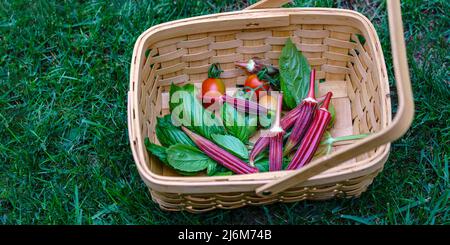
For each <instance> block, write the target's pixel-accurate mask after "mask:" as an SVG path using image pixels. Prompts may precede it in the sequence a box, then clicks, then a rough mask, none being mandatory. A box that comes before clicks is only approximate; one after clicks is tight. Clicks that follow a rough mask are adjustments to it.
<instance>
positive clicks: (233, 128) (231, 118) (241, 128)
mask: <svg viewBox="0 0 450 245" xmlns="http://www.w3.org/2000/svg"><path fill="white" fill-rule="evenodd" d="M234 96H235V97H240V98H243V99H245V97H244V96H243V95H240V94H239V93H236V94H235V95H234ZM221 115H222V120H223V124H224V127H225V129H226V131H227V133H229V134H231V135H233V136H235V137H236V138H238V139H239V140H241V141H242V142H243V143H248V140H249V138H250V137H251V136H252V135H253V134H254V133H255V132H256V130H257V127H258V116H257V115H250V114H249V115H245V114H244V113H241V112H239V111H237V110H236V109H235V108H234V107H233V106H231V105H229V104H227V103H224V104H223V105H222V107H221Z"/></svg>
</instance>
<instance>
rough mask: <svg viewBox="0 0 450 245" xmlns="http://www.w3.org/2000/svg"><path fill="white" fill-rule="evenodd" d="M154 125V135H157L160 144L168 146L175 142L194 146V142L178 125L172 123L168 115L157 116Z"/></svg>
mask: <svg viewBox="0 0 450 245" xmlns="http://www.w3.org/2000/svg"><path fill="white" fill-rule="evenodd" d="M156 120H157V123H156V127H155V133H156V137H158V140H159V142H160V143H161V145H163V146H166V147H169V146H171V145H175V144H177V143H181V144H184V145H192V146H195V144H194V142H192V140H191V139H190V138H189V136H187V135H186V133H184V132H183V130H181V128H179V127H175V125H173V123H172V119H171V116H170V115H166V116H164V117H157V118H156Z"/></svg>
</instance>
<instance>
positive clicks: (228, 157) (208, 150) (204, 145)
mask: <svg viewBox="0 0 450 245" xmlns="http://www.w3.org/2000/svg"><path fill="white" fill-rule="evenodd" d="M181 129H183V131H184V132H185V133H186V134H187V135H188V136H189V138H191V140H192V141H193V142H194V143H195V144H196V145H197V147H198V148H199V149H200V150H201V151H203V153H205V154H206V155H207V156H209V157H210V158H212V159H213V160H214V161H216V162H217V163H219V164H220V165H222V166H224V167H226V168H228V169H229V170H231V171H233V172H234V173H236V174H251V173H257V172H259V170H258V169H257V168H255V167H252V166H249V165H247V163H245V162H244V161H242V160H241V159H239V158H238V157H236V156H234V155H233V154H231V153H229V152H228V151H226V150H224V149H222V148H220V147H219V146H218V145H216V144H214V143H213V142H211V141H209V140H207V139H206V138H204V137H202V136H200V135H198V134H196V133H194V132H192V131H191V130H189V129H187V128H185V127H181Z"/></svg>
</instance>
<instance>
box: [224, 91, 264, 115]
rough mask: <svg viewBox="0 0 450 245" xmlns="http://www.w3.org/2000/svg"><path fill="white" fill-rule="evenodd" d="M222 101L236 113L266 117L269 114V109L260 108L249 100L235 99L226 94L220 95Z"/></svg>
mask: <svg viewBox="0 0 450 245" xmlns="http://www.w3.org/2000/svg"><path fill="white" fill-rule="evenodd" d="M222 99H223V101H224V102H225V103H227V104H229V105H231V106H233V107H234V108H235V109H236V110H237V111H239V112H242V113H249V114H252V115H258V114H259V115H267V114H269V112H270V109H269V108H267V107H264V106H261V105H260V104H258V103H257V102H254V101H251V100H246V99H242V98H236V97H232V96H229V95H226V94H224V95H222Z"/></svg>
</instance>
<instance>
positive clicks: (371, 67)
mask: <svg viewBox="0 0 450 245" xmlns="http://www.w3.org/2000/svg"><path fill="white" fill-rule="evenodd" d="M285 2H286V1H279V0H272V1H267V0H266V1H261V2H259V3H257V4H255V5H252V6H250V7H249V8H248V9H246V10H243V11H237V12H231V13H223V14H213V15H206V16H201V17H195V18H189V19H183V20H178V21H173V22H168V23H164V24H160V25H157V26H154V27H151V28H150V29H148V30H147V31H145V32H144V33H143V34H142V35H141V36H139V38H138V39H137V41H136V44H135V47H134V52H133V58H132V64H131V72H130V73H131V77H130V91H129V93H128V128H129V137H130V143H131V148H132V152H133V157H134V160H135V162H136V166H137V168H138V171H139V173H140V175H141V177H142V179H143V180H144V181H145V183H146V184H147V185H148V187H149V189H150V192H151V195H152V198H153V200H154V201H155V202H157V203H158V204H159V205H160V207H161V208H162V209H165V210H172V211H178V210H187V211H190V212H205V211H209V210H213V209H215V208H223V209H232V208H238V207H242V206H245V205H261V204H269V203H274V202H294V201H301V200H306V199H310V200H324V199H330V198H333V197H355V196H359V195H360V194H361V193H362V192H363V191H365V190H366V188H367V186H368V185H370V184H371V183H372V181H373V179H374V177H375V176H376V175H377V174H378V173H379V172H380V171H381V170H382V168H383V165H384V163H385V162H386V160H387V158H388V154H389V150H390V142H391V141H393V140H395V139H397V138H399V137H400V136H401V135H403V134H404V132H405V131H406V130H407V129H408V128H409V125H410V123H411V121H412V116H413V111H414V106H413V102H412V94H411V88H410V82H409V75H408V68H407V64H406V55H405V50H404V40H403V29H402V22H401V17H400V6H399V3H398V1H388V10H389V17H390V30H391V41H392V49H393V57H394V65H395V69H396V70H395V71H396V79H397V87H398V95H399V109H398V115H397V116H396V118H395V120H392V118H391V101H390V96H389V94H390V92H389V85H388V78H387V73H386V66H385V63H384V57H383V52H382V49H381V46H380V42H379V40H378V37H377V34H376V32H375V30H374V28H373V26H372V24H371V23H370V21H369V20H368V19H367V18H365V17H364V16H363V15H361V14H359V13H357V12H354V11H349V10H340V9H325V8H273V7H279V6H281V5H282V4H283V3H285ZM289 37H290V38H291V39H292V40H293V41H294V43H295V44H296V45H297V47H298V48H299V49H300V50H301V51H302V52H303V54H304V55H305V56H306V57H307V58H308V61H309V63H310V64H311V66H312V68H315V69H316V70H317V71H318V72H317V79H324V82H323V83H320V85H319V86H320V87H319V91H320V95H323V94H324V93H325V92H326V91H330V90H331V91H332V92H333V98H332V103H333V105H334V107H335V109H336V115H337V116H336V122H335V124H334V126H333V129H332V131H331V133H332V135H333V136H343V135H351V134H360V133H371V136H370V137H367V138H365V139H364V140H360V141H358V142H345V143H344V144H341V145H337V146H336V147H334V149H333V151H334V152H333V153H332V154H331V155H328V156H326V157H322V158H320V159H318V160H315V161H313V162H311V163H310V164H309V165H307V166H306V167H304V168H303V169H301V170H296V171H279V172H268V173H257V174H248V175H233V176H218V177H209V176H195V177H186V176H179V175H178V174H176V173H175V172H174V171H172V170H171V169H170V168H167V167H166V166H164V165H163V164H161V163H160V162H159V160H157V159H156V158H154V157H152V156H150V155H149V154H148V153H147V151H146V149H145V146H144V143H143V142H144V138H145V137H149V138H150V140H151V141H153V142H155V143H158V142H157V138H156V136H155V124H156V117H158V116H162V115H165V114H168V113H169V110H168V91H169V86H170V84H171V83H172V82H173V83H176V84H185V83H194V84H196V85H198V84H200V83H201V81H202V80H204V79H205V78H206V77H207V70H208V67H209V65H210V64H212V63H220V65H221V67H222V69H224V70H225V71H224V73H223V74H222V77H223V80H224V82H225V84H226V86H227V91H228V92H232V91H233V90H234V89H235V88H236V87H239V86H242V84H243V82H244V80H245V74H244V73H243V72H242V70H240V69H238V68H236V67H235V66H234V62H235V61H241V60H247V59H249V58H251V57H254V56H257V57H260V58H263V59H265V60H266V62H268V63H271V64H273V65H275V66H277V65H278V58H279V56H280V52H281V49H282V48H283V46H284V43H285V41H286V39H287V38H289Z"/></svg>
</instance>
